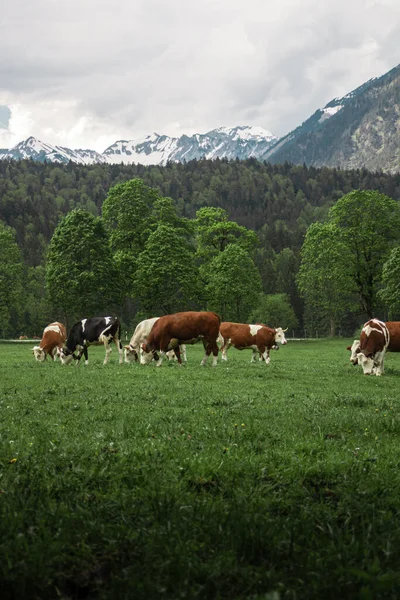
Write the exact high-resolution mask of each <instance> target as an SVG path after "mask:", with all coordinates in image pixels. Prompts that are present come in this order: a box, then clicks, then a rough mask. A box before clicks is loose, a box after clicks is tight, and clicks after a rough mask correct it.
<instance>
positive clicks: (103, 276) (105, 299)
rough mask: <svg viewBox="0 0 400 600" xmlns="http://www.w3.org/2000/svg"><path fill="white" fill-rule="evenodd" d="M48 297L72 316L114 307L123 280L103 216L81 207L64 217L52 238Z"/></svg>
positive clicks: (57, 306) (48, 258)
mask: <svg viewBox="0 0 400 600" xmlns="http://www.w3.org/2000/svg"><path fill="white" fill-rule="evenodd" d="M46 280H47V287H48V292H49V297H50V299H51V301H52V303H53V304H54V306H55V307H56V308H58V309H61V310H62V311H63V313H64V314H65V315H66V317H67V315H69V316H75V317H77V316H79V317H89V316H95V315H99V314H101V313H104V312H111V311H113V310H114V309H115V308H116V307H117V306H118V304H119V302H120V296H121V293H120V282H119V278H118V271H117V268H116V265H115V262H114V260H113V257H112V253H111V249H110V244H109V239H108V236H107V233H106V231H105V229H104V226H103V223H102V220H101V219H100V218H99V217H94V216H93V215H92V214H91V213H89V212H87V211H84V210H82V209H76V210H73V211H72V212H70V213H69V214H68V215H67V216H66V217H64V218H63V219H62V220H61V222H60V224H59V225H58V227H57V228H56V230H55V232H54V235H53V237H52V239H51V242H50V246H49V252H48V257H47V264H46Z"/></svg>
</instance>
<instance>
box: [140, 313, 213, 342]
mask: <svg viewBox="0 0 400 600" xmlns="http://www.w3.org/2000/svg"><path fill="white" fill-rule="evenodd" d="M220 323H221V319H220V317H219V315H217V314H216V313H214V312H207V311H204V312H195V311H186V312H180V313H174V314H171V315H165V316H163V317H160V318H159V319H158V320H157V321H156V322H155V323H154V325H153V328H152V330H151V332H150V334H149V336H148V338H147V342H148V344H151V345H153V344H155V345H156V346H158V344H159V343H160V340H161V338H165V337H168V338H171V339H172V338H174V339H176V340H178V342H179V343H183V342H186V341H187V340H194V339H197V338H199V337H205V338H209V337H213V338H215V339H217V337H218V333H219V327H220Z"/></svg>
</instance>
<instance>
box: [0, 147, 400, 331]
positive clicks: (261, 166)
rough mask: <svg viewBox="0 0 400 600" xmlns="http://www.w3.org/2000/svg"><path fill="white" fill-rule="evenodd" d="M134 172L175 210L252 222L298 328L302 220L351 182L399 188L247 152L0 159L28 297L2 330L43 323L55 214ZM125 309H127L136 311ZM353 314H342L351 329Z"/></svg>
mask: <svg viewBox="0 0 400 600" xmlns="http://www.w3.org/2000/svg"><path fill="white" fill-rule="evenodd" d="M138 178H139V179H140V180H142V181H143V182H144V184H145V185H146V186H148V187H149V188H154V189H155V190H157V193H158V195H159V196H160V197H162V198H171V199H173V200H174V210H175V211H176V215H177V216H178V217H179V218H184V219H187V220H195V219H196V214H197V212H198V211H199V209H201V208H204V207H219V208H221V209H224V210H225V211H226V215H227V217H229V219H230V221H231V222H235V223H237V224H238V225H239V226H243V227H245V228H247V229H250V230H254V231H255V232H256V233H257V237H258V243H257V244H256V245H255V246H256V247H255V248H254V251H253V253H252V260H253V261H254V263H255V265H256V267H257V268H258V271H259V273H260V277H261V285H262V291H263V292H264V294H266V295H276V294H281V295H282V294H283V295H286V297H287V298H288V299H289V301H290V305H291V307H292V308H293V309H294V312H295V315H296V320H297V324H298V326H299V327H300V328H301V327H303V326H304V302H303V299H302V298H301V297H300V294H299V290H298V284H297V277H298V272H299V268H300V250H301V247H302V245H303V242H304V237H305V234H306V231H307V229H308V228H309V226H310V225H311V224H312V223H315V222H323V221H325V220H326V219H327V216H328V212H329V209H330V208H331V207H332V206H333V205H334V204H335V203H336V201H337V200H338V199H339V198H342V197H343V196H345V195H346V194H348V193H349V192H351V191H352V190H355V189H359V190H377V191H378V192H380V193H382V194H385V195H386V196H389V197H391V198H392V199H395V200H399V198H400V175H387V174H384V173H380V172H376V173H371V172H369V171H367V170H363V169H361V170H354V171H342V170H340V169H328V168H320V169H318V168H314V167H306V166H293V165H290V164H283V165H270V164H267V163H260V162H258V161H257V160H253V159H250V160H246V161H239V160H236V161H228V160H215V161H210V160H200V161H191V162H189V163H186V164H185V163H184V164H173V163H171V164H168V165H167V166H165V167H158V166H148V167H145V166H142V165H122V164H121V165H93V166H80V165H75V164H73V163H70V164H69V165H67V166H60V165H54V164H46V163H45V164H42V163H37V162H34V161H11V162H6V161H0V220H1V222H2V223H3V224H5V225H8V226H10V227H11V228H12V229H13V230H14V231H15V232H16V233H15V235H16V240H17V244H18V246H19V248H20V250H21V252H22V258H23V267H24V278H23V282H24V289H23V291H22V296H23V298H26V299H29V300H27V304H26V306H25V307H22V308H21V307H20V308H19V310H18V311H15V315H14V316H12V318H11V321H10V323H11V325H10V327H9V331H8V334H10V335H16V334H18V333H37V332H38V331H39V333H40V328H41V327H42V326H43V325H45V324H46V323H42V322H41V320H44V319H46V318H47V315H48V317H50V316H51V314H52V308H51V306H49V305H48V299H47V298H46V285H45V284H46V281H45V263H46V256H47V252H48V247H49V243H50V240H51V239H52V236H53V233H54V231H55V229H56V227H57V225H58V224H59V223H60V219H61V218H62V217H65V216H66V215H67V214H69V213H70V212H71V211H72V210H74V209H81V210H83V211H86V212H88V213H90V214H91V215H93V216H94V217H98V216H100V215H101V213H102V207H103V203H104V201H105V199H106V198H107V196H108V194H109V191H110V189H112V188H114V186H116V185H118V184H122V183H124V182H128V181H131V180H133V179H138ZM152 232H153V233H155V229H154V231H152ZM73 251H74V250H73V248H71V253H73ZM303 298H304V294H303ZM136 308H137V307H134V309H133V312H134V310H135V309H136ZM127 314H128V313H127ZM132 314H133V313H132V311H131V312H130V313H129V314H128V317H127V318H129V319H132V318H134V317H132ZM45 315H46V316H45ZM322 321H324V319H322ZM328 321H329V319H328ZM328 321H327V322H326V323H325V325H324V324H323V323H321V324H320V325H319V328H320V332H321V334H323V333H324V329H325V331H326V330H328V329H329V325H328ZM353 321H354V320H352V319H349V320H348V325H347V327H348V329H351V327H353ZM343 323H345V320H344V321H343ZM127 325H128V326H130V325H131V323H127ZM5 333H7V332H3V334H5Z"/></svg>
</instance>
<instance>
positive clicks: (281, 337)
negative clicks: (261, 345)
mask: <svg viewBox="0 0 400 600" xmlns="http://www.w3.org/2000/svg"><path fill="white" fill-rule="evenodd" d="M285 331H287V329H282V327H277V328H276V329H275V343H276V344H278V343H279V344H282V345H284V344H287V339H286V337H285Z"/></svg>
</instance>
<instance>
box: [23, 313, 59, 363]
mask: <svg viewBox="0 0 400 600" xmlns="http://www.w3.org/2000/svg"><path fill="white" fill-rule="evenodd" d="M66 338H67V332H66V331H65V327H64V325H63V324H62V323H58V322H57V321H56V322H54V323H50V325H47V327H45V328H44V331H43V336H42V340H41V342H40V344H39V346H34V348H33V349H32V352H33V354H34V355H35V358H36V360H38V361H40V362H41V361H43V360H46V358H47V356H50V358H51V360H54V359H55V358H57V350H58V349H59V348H62V346H63V344H64V342H65V340H66Z"/></svg>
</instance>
